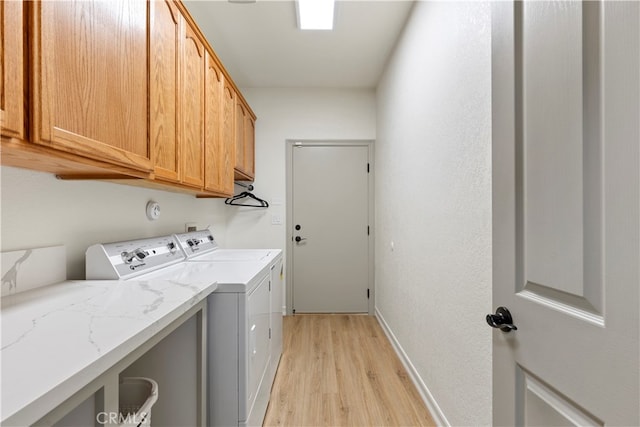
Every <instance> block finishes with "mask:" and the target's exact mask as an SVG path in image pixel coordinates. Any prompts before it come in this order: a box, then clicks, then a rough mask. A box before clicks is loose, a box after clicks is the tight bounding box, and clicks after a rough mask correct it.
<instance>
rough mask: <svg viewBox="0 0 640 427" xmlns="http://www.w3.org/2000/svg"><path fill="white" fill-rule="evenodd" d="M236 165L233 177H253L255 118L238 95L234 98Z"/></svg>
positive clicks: (244, 178)
mask: <svg viewBox="0 0 640 427" xmlns="http://www.w3.org/2000/svg"><path fill="white" fill-rule="evenodd" d="M235 121H236V123H235V125H236V134H235V146H236V166H235V172H236V173H235V178H236V179H238V180H250V181H252V180H253V178H254V177H255V165H254V158H255V154H254V150H255V147H254V146H255V125H254V123H255V119H254V118H253V116H252V114H251V112H250V110H249V107H248V106H247V105H246V104H245V103H244V102H243V100H242V99H241V98H240V97H239V96H238V97H237V100H236V119H235Z"/></svg>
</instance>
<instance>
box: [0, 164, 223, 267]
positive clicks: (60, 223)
mask: <svg viewBox="0 0 640 427" xmlns="http://www.w3.org/2000/svg"><path fill="white" fill-rule="evenodd" d="M0 186H1V188H2V198H1V200H2V205H1V208H0V211H1V213H2V215H1V217H0V222H1V238H0V245H1V250H2V251H12V250H17V249H27V248H34V247H43V246H52V245H65V246H66V249H67V276H68V278H70V279H84V253H85V250H86V249H87V247H88V246H90V245H92V244H95V243H103V242H113V241H119V240H128V239H136V238H144V237H152V236H159V235H164V234H172V233H180V232H184V229H185V223H186V222H195V223H196V224H197V226H198V227H199V228H204V227H206V226H207V225H211V226H212V228H213V230H214V233H215V236H216V238H217V239H218V240H219V241H221V243H222V244H224V238H225V230H226V217H225V216H226V213H227V210H226V208H227V207H226V206H225V205H224V203H223V201H222V200H221V199H196V198H195V197H194V196H191V195H186V194H179V193H173V192H167V191H157V190H149V189H145V188H139V187H131V186H126V185H120V184H113V183H109V182H99V181H61V180H58V179H56V177H55V176H54V175H52V174H48V173H42V172H33V171H29V170H26V169H17V168H12V167H7V166H2V167H1V181H0ZM149 200H155V201H157V202H158V203H160V209H161V215H160V218H159V219H158V220H156V221H149V220H148V219H147V217H146V214H145V207H146V204H147V202H148V201H149Z"/></svg>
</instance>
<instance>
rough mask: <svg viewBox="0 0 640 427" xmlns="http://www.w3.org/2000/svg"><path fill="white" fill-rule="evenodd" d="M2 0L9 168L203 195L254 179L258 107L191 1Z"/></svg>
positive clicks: (227, 191)
mask: <svg viewBox="0 0 640 427" xmlns="http://www.w3.org/2000/svg"><path fill="white" fill-rule="evenodd" d="M0 1H1V3H0V4H1V7H0V12H1V14H0V23H1V25H2V27H1V30H2V31H1V33H2V43H1V45H0V48H1V49H2V50H1V51H0V58H1V61H2V62H1V63H0V84H1V85H2V86H1V97H0V114H1V115H0V121H1V123H2V157H1V160H2V164H5V165H10V166H17V167H23V168H28V169H35V170H42V171H47V172H51V173H55V174H57V175H58V176H60V177H62V178H66V179H110V180H118V182H122V183H127V184H132V185H141V186H150V187H153V188H160V189H167V190H173V191H184V192H187V193H191V194H195V195H198V196H202V197H220V196H229V195H232V194H233V191H234V184H233V181H234V179H242V180H253V176H254V170H255V166H254V133H255V129H254V123H255V115H254V113H253V112H252V111H251V109H250V108H249V106H248V104H247V103H246V101H245V100H244V98H243V97H242V95H241V94H240V92H239V91H238V89H237V87H236V86H235V84H234V83H233V81H232V79H231V78H230V77H229V75H228V73H227V71H226V70H225V69H224V67H223V65H222V64H221V63H220V61H219V59H218V58H217V57H216V55H215V52H214V51H213V50H212V49H211V46H210V45H209V43H208V42H207V40H206V38H205V37H204V36H203V35H202V33H201V32H200V29H199V28H198V26H197V24H196V23H195V22H194V21H193V19H192V17H191V16H190V14H189V12H188V11H187V9H186V8H185V6H184V5H183V4H182V2H180V1H179V0H155V1H151V2H148V1H146V0H108V1H107V0H69V1H47V0H34V1H28V2H27V1H15V0H11V1H9V0H0ZM27 22H28V23H29V25H26V23H27Z"/></svg>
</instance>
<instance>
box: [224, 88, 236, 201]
mask: <svg viewBox="0 0 640 427" xmlns="http://www.w3.org/2000/svg"><path fill="white" fill-rule="evenodd" d="M222 116H223V118H222V141H223V144H224V145H225V146H226V147H227V152H226V153H225V154H226V156H227V157H226V158H225V161H224V167H225V172H224V173H225V176H227V174H228V175H230V176H231V177H232V178H231V179H230V180H231V182H228V183H227V185H228V186H229V188H228V189H230V190H231V192H233V175H234V174H233V168H234V167H235V164H236V159H237V158H238V153H237V152H236V148H237V146H236V137H235V135H236V127H235V119H236V93H235V91H234V90H233V88H232V87H231V85H229V84H228V83H227V81H226V80H225V82H224V89H223V91H222Z"/></svg>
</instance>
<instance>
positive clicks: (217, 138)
mask: <svg viewBox="0 0 640 427" xmlns="http://www.w3.org/2000/svg"><path fill="white" fill-rule="evenodd" d="M206 58H207V69H206V71H205V78H206V83H205V128H204V137H205V145H204V150H205V160H204V164H205V189H206V190H209V191H215V192H217V193H224V194H227V195H232V193H233V164H232V163H231V157H230V155H229V152H230V151H231V148H230V147H229V144H227V143H225V141H224V140H223V132H224V129H223V127H224V126H223V123H224V117H223V114H224V113H223V98H222V91H223V85H224V75H223V74H222V71H221V69H220V67H219V66H218V65H217V64H216V62H215V60H214V59H213V56H212V55H211V54H209V53H208V52H207V55H206Z"/></svg>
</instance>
